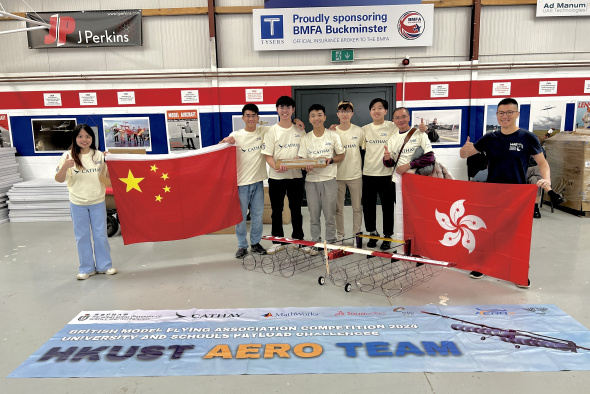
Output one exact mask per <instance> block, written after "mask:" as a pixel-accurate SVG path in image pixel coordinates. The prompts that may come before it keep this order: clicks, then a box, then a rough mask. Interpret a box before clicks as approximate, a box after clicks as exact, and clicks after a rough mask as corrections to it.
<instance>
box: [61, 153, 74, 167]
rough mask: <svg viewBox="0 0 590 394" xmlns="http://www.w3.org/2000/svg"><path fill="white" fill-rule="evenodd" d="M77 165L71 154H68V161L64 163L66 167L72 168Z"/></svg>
mask: <svg viewBox="0 0 590 394" xmlns="http://www.w3.org/2000/svg"><path fill="white" fill-rule="evenodd" d="M75 165H76V162H75V161H74V159H71V158H70V154H69V153H68V154H67V156H66V161H65V162H64V167H65V168H72V167H73V166H75Z"/></svg>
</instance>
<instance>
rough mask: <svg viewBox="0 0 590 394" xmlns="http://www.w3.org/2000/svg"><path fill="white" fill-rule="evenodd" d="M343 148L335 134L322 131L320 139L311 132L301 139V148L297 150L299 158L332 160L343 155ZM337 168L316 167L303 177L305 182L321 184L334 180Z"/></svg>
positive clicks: (331, 166)
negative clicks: (327, 158)
mask: <svg viewBox="0 0 590 394" xmlns="http://www.w3.org/2000/svg"><path fill="white" fill-rule="evenodd" d="M344 152H345V150H344V147H343V146H342V142H341V141H340V137H339V136H338V134H336V132H334V131H330V130H328V129H325V130H324V134H323V135H322V136H321V137H316V136H315V134H314V133H313V131H310V132H309V133H307V134H306V135H305V136H303V138H302V139H301V147H300V148H299V157H302V158H304V159H308V158H312V159H315V158H318V157H329V158H333V157H334V156H336V155H340V154H342V153H344ZM337 171H338V167H336V166H335V165H333V164H328V165H327V166H326V167H317V168H314V169H313V171H311V172H308V173H307V176H306V177H305V181H306V182H322V181H329V180H330V179H334V178H336V173H337Z"/></svg>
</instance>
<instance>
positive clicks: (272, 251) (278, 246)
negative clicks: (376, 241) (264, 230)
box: [266, 244, 285, 254]
mask: <svg viewBox="0 0 590 394" xmlns="http://www.w3.org/2000/svg"><path fill="white" fill-rule="evenodd" d="M283 249H285V246H284V245H281V244H272V246H271V247H270V248H268V249H266V253H267V254H275V253H277V252H280V251H281V250H283Z"/></svg>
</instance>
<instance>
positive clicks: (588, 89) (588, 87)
mask: <svg viewBox="0 0 590 394" xmlns="http://www.w3.org/2000/svg"><path fill="white" fill-rule="evenodd" d="M586 93H590V81H584V94H586Z"/></svg>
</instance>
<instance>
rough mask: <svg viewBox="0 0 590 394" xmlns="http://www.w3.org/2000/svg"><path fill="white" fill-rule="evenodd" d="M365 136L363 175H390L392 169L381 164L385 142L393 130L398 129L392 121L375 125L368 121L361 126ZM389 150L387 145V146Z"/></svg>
mask: <svg viewBox="0 0 590 394" xmlns="http://www.w3.org/2000/svg"><path fill="white" fill-rule="evenodd" d="M363 130H364V132H365V138H364V140H363V145H362V148H363V149H364V150H365V167H364V168H363V175H369V176H385V175H392V174H393V169H392V168H388V167H385V166H384V165H383V154H384V153H385V144H386V143H387V140H388V139H389V137H391V134H392V133H393V132H394V131H398V129H397V127H396V126H395V124H393V122H391V121H388V120H386V121H385V122H384V123H383V124H381V125H379V126H375V124H374V123H369V124H368V125H366V126H363ZM387 148H388V149H389V151H390V152H391V148H390V147H389V145H388V146H387Z"/></svg>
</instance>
